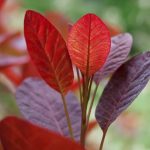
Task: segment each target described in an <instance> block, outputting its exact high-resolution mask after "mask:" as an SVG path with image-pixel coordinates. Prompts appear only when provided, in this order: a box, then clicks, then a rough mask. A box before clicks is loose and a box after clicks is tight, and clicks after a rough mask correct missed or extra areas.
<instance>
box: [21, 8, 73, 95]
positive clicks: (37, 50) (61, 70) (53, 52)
mask: <svg viewBox="0 0 150 150" xmlns="http://www.w3.org/2000/svg"><path fill="white" fill-rule="evenodd" d="M24 33H25V39H26V43H27V48H28V51H29V54H30V56H31V58H32V60H33V62H34V64H35V66H36V67H37V69H38V71H39V73H40V75H41V76H42V77H43V79H44V80H45V81H46V82H47V83H48V84H49V85H50V86H51V87H52V88H54V89H55V90H57V91H58V92H61V93H66V92H67V91H68V90H69V88H70V86H71V84H72V82H73V70H72V64H71V61H70V57H69V54H68V50H67V47H66V43H65V41H64V40H63V38H62V36H61V35H60V33H59V32H58V31H57V30H56V28H55V27H54V26H53V25H52V24H51V23H50V22H48V20H46V19H45V18H44V17H43V16H41V15H40V14H39V13H37V12H34V11H31V10H29V11H27V12H26V16H25V21H24Z"/></svg>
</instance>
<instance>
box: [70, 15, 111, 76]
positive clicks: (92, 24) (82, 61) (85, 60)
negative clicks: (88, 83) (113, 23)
mask: <svg viewBox="0 0 150 150" xmlns="http://www.w3.org/2000/svg"><path fill="white" fill-rule="evenodd" d="M68 49H69V54H70V57H71V60H72V62H73V63H74V64H75V65H76V66H77V67H78V68H79V69H80V70H81V72H82V73H84V74H86V75H88V76H90V75H92V74H94V73H95V72H96V71H97V70H98V69H99V68H101V67H102V66H103V64H104V62H105V60H106V58H107V56H108V53H109V50H110V33H109V30H108V29H107V27H106V26H105V24H104V23H103V22H102V20H101V19H100V18H98V17H97V16H96V15H94V14H87V15H85V16H83V17H82V18H81V19H79V20H78V21H77V23H75V24H74V25H73V27H72V29H71V31H70V33H69V37H68Z"/></svg>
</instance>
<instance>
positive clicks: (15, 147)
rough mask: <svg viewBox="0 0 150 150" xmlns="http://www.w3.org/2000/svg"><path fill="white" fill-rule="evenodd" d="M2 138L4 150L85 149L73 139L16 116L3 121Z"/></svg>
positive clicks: (0, 136)
mask: <svg viewBox="0 0 150 150" xmlns="http://www.w3.org/2000/svg"><path fill="white" fill-rule="evenodd" d="M0 139H1V142H2V145H3V148H4V150H60V149H64V150H84V149H83V148H82V147H81V146H80V145H79V144H77V143H75V142H74V141H72V140H71V139H67V138H65V137H63V136H60V135H58V134H56V133H53V132H49V131H47V130H46V129H43V128H40V127H38V126H35V125H33V124H30V123H29V122H27V121H25V120H21V119H19V118H16V117H8V118H6V119H4V120H3V121H1V123H0Z"/></svg>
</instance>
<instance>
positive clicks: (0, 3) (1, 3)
mask: <svg viewBox="0 0 150 150" xmlns="http://www.w3.org/2000/svg"><path fill="white" fill-rule="evenodd" d="M4 2H5V0H0V8H1V7H2V6H3V4H4Z"/></svg>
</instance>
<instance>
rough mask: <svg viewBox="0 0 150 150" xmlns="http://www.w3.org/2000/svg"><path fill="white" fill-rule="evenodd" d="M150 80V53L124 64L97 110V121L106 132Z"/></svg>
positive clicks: (113, 77)
mask: <svg viewBox="0 0 150 150" xmlns="http://www.w3.org/2000/svg"><path fill="white" fill-rule="evenodd" d="M149 78H150V51H148V52H145V53H142V54H139V55H137V56H135V57H133V58H132V59H130V60H129V61H127V62H126V63H125V64H123V65H122V66H121V67H120V68H119V69H118V70H117V71H116V72H115V74H114V75H113V76H112V78H111V80H110V81H109V83H108V84H107V86H106V87H105V89H104V91H103V94H102V96H101V98H100V101H99V103H98V105H97V108H96V119H97V121H98V123H99V125H100V127H101V128H102V130H103V131H104V130H106V129H107V128H108V127H109V125H110V124H111V123H112V122H113V121H114V120H115V119H116V118H117V117H118V116H119V115H120V113H121V112H122V111H124V110H125V109H126V108H127V107H128V106H129V105H130V104H131V103H132V102H133V100H134V99H135V98H136V97H137V96H138V95H139V94H140V92H141V91H142V90H143V88H144V87H145V86H146V84H147V82H148V81H149Z"/></svg>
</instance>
